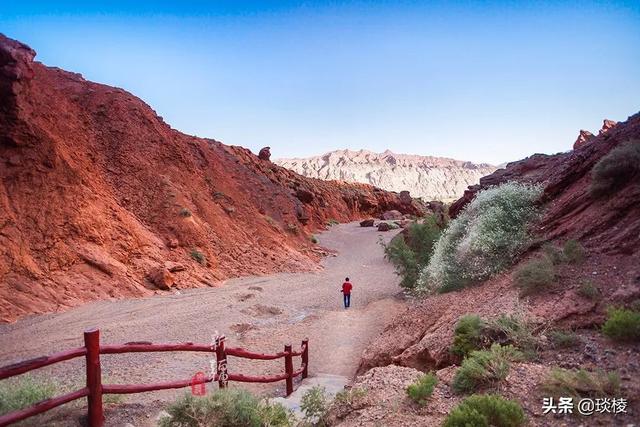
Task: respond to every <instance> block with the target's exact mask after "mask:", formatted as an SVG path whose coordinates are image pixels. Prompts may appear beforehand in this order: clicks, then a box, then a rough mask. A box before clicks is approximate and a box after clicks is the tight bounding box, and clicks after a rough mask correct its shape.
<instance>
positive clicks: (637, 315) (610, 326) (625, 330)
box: [602, 308, 640, 341]
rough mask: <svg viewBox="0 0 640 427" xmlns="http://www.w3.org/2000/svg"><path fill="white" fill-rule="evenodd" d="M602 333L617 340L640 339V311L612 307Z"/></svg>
mask: <svg viewBox="0 0 640 427" xmlns="http://www.w3.org/2000/svg"><path fill="white" fill-rule="evenodd" d="M602 333H604V334H605V335H606V336H608V337H609V338H611V339H613V340H615V341H640V312H638V311H633V310H627V309H624V308H610V309H609V310H608V312H607V321H606V322H604V325H602Z"/></svg>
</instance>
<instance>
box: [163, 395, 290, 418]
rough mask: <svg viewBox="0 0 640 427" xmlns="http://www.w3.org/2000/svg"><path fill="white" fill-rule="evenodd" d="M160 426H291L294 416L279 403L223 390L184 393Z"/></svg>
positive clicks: (169, 410)
mask: <svg viewBox="0 0 640 427" xmlns="http://www.w3.org/2000/svg"><path fill="white" fill-rule="evenodd" d="M167 413H168V414H169V416H166V417H163V418H161V419H160V422H159V425H160V426H161V427H214V426H215V427H275V426H282V427H285V426H292V425H293V415H292V414H291V412H290V411H289V410H287V409H286V408H284V407H283V406H282V405H280V404H270V403H268V402H261V401H260V400H259V399H258V398H256V397H255V396H253V395H252V394H251V393H249V392H247V391H244V390H236V389H222V390H216V391H214V392H213V393H209V394H208V395H207V396H204V397H198V396H193V395H192V394H185V395H184V396H183V397H181V398H180V399H178V400H177V401H176V402H175V403H173V404H172V405H171V406H169V407H168V408H167Z"/></svg>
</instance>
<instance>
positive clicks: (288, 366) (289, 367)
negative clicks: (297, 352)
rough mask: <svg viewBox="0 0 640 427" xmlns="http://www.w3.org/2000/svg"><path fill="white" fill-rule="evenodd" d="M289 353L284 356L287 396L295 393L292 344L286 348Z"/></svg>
mask: <svg viewBox="0 0 640 427" xmlns="http://www.w3.org/2000/svg"><path fill="white" fill-rule="evenodd" d="M284 351H285V353H287V354H286V355H285V356H284V371H285V372H286V373H287V396H289V395H290V394H291V393H293V356H292V355H291V344H286V345H285V346H284Z"/></svg>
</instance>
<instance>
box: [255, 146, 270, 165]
mask: <svg viewBox="0 0 640 427" xmlns="http://www.w3.org/2000/svg"><path fill="white" fill-rule="evenodd" d="M258 158H259V159H260V160H266V161H268V162H270V161H271V147H263V148H261V149H260V152H259V153H258Z"/></svg>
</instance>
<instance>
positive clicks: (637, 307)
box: [629, 299, 640, 311]
mask: <svg viewBox="0 0 640 427" xmlns="http://www.w3.org/2000/svg"><path fill="white" fill-rule="evenodd" d="M629 308H630V309H631V310H632V311H640V299H635V300H633V301H631V304H629Z"/></svg>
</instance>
